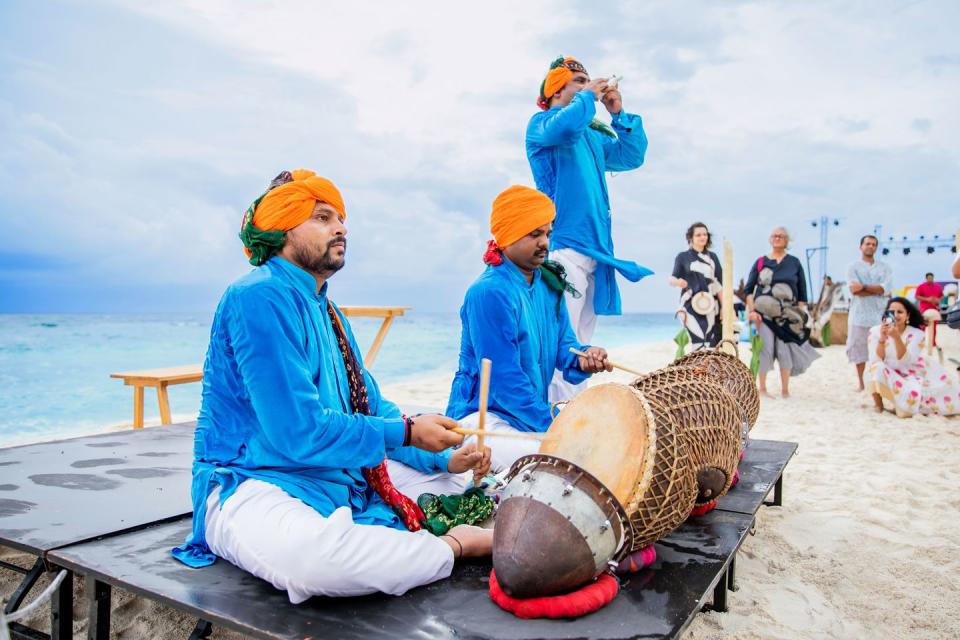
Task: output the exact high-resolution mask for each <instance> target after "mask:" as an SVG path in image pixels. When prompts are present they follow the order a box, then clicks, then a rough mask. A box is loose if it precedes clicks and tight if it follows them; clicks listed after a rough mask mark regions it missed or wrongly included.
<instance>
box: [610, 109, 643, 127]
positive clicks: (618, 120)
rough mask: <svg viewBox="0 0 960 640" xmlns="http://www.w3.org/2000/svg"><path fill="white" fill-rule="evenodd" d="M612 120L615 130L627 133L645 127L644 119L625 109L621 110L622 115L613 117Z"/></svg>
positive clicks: (618, 114)
mask: <svg viewBox="0 0 960 640" xmlns="http://www.w3.org/2000/svg"><path fill="white" fill-rule="evenodd" d="M611 118H612V124H613V128H614V129H622V130H624V131H626V132H627V133H630V132H631V131H633V130H634V129H636V128H638V127H642V126H643V119H642V118H641V117H640V116H638V115H635V114H633V113H627V112H626V111H624V110H623V109H621V110H620V113H617V114H614V115H613V116H611Z"/></svg>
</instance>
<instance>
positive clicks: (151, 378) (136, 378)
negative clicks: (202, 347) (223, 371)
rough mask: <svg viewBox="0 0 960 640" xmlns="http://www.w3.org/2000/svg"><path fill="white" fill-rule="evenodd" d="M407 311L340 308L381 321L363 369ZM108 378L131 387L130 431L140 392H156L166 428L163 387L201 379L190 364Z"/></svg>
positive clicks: (136, 424) (138, 419) (137, 419)
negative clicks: (397, 318) (152, 388)
mask: <svg viewBox="0 0 960 640" xmlns="http://www.w3.org/2000/svg"><path fill="white" fill-rule="evenodd" d="M408 309H410V307H355V306H348V307H340V311H342V312H343V315H345V316H347V317H348V318H382V319H383V322H382V323H381V324H380V329H379V330H378V331H377V335H376V336H375V337H374V339H373V344H371V345H370V349H369V350H368V351H367V355H366V356H364V358H363V365H364V366H365V367H367V368H370V367H372V366H373V361H374V360H375V359H376V357H377V353H379V352H380V346H381V345H382V344H383V340H384V338H386V337H387V332H388V331H389V330H390V326H391V325H392V324H393V319H394V318H396V317H398V316H402V315H403V314H404V313H405V312H406V311H407V310H408ZM110 377H111V378H120V379H122V380H123V384H125V385H127V386H128V387H133V428H134V429H140V428H141V427H143V395H144V394H143V390H144V389H145V388H146V387H154V388H156V390H157V403H158V404H159V405H160V424H170V422H171V418H170V398H169V396H168V394H167V387H170V386H172V385H175V384H186V383H188V382H200V380H202V379H203V365H202V364H193V365H185V366H180V367H168V368H165V369H145V370H142V371H128V372H121V373H111V374H110Z"/></svg>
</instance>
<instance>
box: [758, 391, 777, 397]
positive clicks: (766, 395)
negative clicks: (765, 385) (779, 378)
mask: <svg viewBox="0 0 960 640" xmlns="http://www.w3.org/2000/svg"><path fill="white" fill-rule="evenodd" d="M760 395H762V396H763V397H764V398H776V396H775V395H773V394H772V393H770V392H769V391H767V390H766V389H760Z"/></svg>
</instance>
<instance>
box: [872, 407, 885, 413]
mask: <svg viewBox="0 0 960 640" xmlns="http://www.w3.org/2000/svg"><path fill="white" fill-rule="evenodd" d="M873 410H874V411H876V412H877V413H883V407H876V406H875V407H874V408H873Z"/></svg>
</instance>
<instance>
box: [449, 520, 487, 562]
mask: <svg viewBox="0 0 960 640" xmlns="http://www.w3.org/2000/svg"><path fill="white" fill-rule="evenodd" d="M440 539H441V540H443V541H444V542H446V543H447V544H448V545H450V548H451V549H453V557H454V558H481V557H485V556H489V555H490V554H491V553H492V552H493V529H484V528H482V527H475V526H473V525H469V524H458V525H457V526H455V527H453V528H452V529H450V531H448V532H447V533H445V534H444V535H442V536H440Z"/></svg>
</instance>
